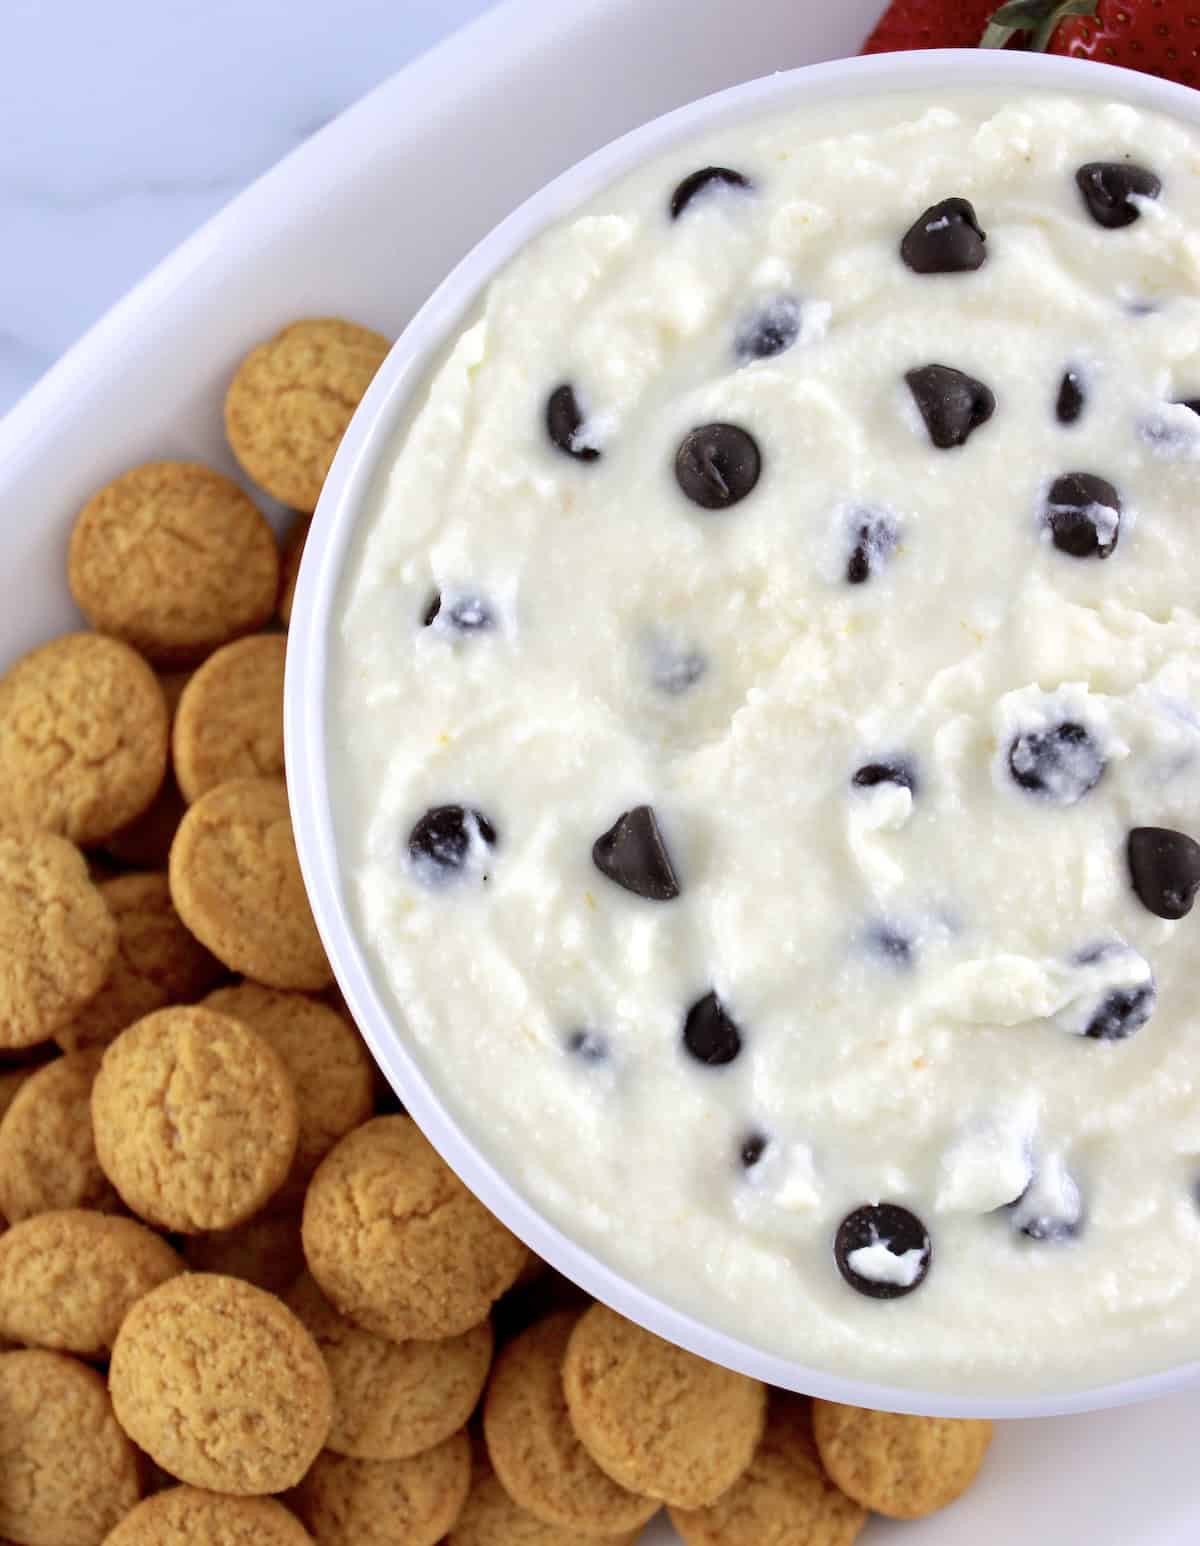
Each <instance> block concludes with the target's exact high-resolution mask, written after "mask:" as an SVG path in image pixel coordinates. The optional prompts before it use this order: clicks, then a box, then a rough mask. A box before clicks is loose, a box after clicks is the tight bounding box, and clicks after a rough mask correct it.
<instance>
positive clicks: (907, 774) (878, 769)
mask: <svg viewBox="0 0 1200 1546" xmlns="http://www.w3.org/2000/svg"><path fill="white" fill-rule="evenodd" d="M850 782H851V783H852V784H855V785H856V786H857V787H858V788H859V789H874V787H875V786H876V784H899V785H900V787H901V789H908V790H911V791H912V792H913V793H914V794H915V793H916V789H917V778H916V774H915V773H914V772H913V770H912V768H911V767H910V766H909V764H908V763H907V762H867V763H864V764H863V766H862V767H861V768H859V769H858V770H857V772H856V773H855V774H854V777H853V778H852V779H851V780H850Z"/></svg>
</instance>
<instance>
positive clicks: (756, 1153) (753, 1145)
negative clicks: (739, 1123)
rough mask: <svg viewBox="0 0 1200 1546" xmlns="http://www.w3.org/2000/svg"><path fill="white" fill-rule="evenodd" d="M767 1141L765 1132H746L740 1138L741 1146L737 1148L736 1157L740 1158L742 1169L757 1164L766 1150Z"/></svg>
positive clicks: (750, 1167) (751, 1168) (748, 1168)
mask: <svg viewBox="0 0 1200 1546" xmlns="http://www.w3.org/2000/svg"><path fill="white" fill-rule="evenodd" d="M768 1142H769V1140H768V1138H767V1135H766V1134H765V1133H759V1132H753V1133H747V1134H746V1136H745V1137H744V1138H743V1139H742V1142H741V1147H740V1148H739V1149H738V1158H739V1159H740V1160H741V1162H742V1168H743V1169H744V1170H753V1169H754V1167H755V1165H757V1164H758V1162H759V1160H760V1159H762V1157H763V1155H764V1154H765V1153H766V1152H767V1143H768Z"/></svg>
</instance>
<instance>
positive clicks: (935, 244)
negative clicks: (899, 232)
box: [900, 199, 987, 274]
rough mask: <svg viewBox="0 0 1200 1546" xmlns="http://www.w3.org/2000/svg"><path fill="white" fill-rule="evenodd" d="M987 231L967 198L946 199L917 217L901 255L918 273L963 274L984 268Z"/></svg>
mask: <svg viewBox="0 0 1200 1546" xmlns="http://www.w3.org/2000/svg"><path fill="white" fill-rule="evenodd" d="M986 242H987V233H986V232H985V231H983V230H981V229H980V226H979V221H978V219H977V218H976V215H975V210H974V209H973V208H972V206H971V204H970V203H969V201H968V200H967V199H943V200H942V201H941V203H940V204H931V205H930V207H929V208H928V209H927V210H926V211H925V213H924V214H923V215H921V216H920V218H919V219H917V220H915V221H914V222H913V224H912V225H911V226H910V227H909V229H908V231H907V232H906V233H905V236H904V240H903V241H902V242H901V243H900V256H901V257H902V258H903V260H904V262H905V263H906V264H907V265H908V267H909V268H911V269H912V271H913V273H915V274H960V273H966V272H969V271H971V270H973V269H977V268H982V266H983V264H984V261H985V260H986V258H987V247H986V245H985V244H986Z"/></svg>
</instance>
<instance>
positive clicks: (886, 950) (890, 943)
mask: <svg viewBox="0 0 1200 1546" xmlns="http://www.w3.org/2000/svg"><path fill="white" fill-rule="evenodd" d="M864 939H865V941H866V946H867V949H868V950H870V951H871V952H872V954H874V955H877V956H880V957H881V958H882V959H883V960H885V961H887V962H889V963H890V964H891V965H892V966H896V967H901V968H908V967H910V966H911V965H912V964H913V961H914V959H915V957H916V947H915V945H914V943H913V941H912V940H911V939H910V938H909V937H908V935H907V934H902V933H901V932H900V930H899V929H897V928H894V927H893V926H892V925H891V924H888V923H877V924H873V925H872V926H871V928H869V929H868V930H867V932H866V934H865V935H864Z"/></svg>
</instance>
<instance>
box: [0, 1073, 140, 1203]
mask: <svg viewBox="0 0 1200 1546" xmlns="http://www.w3.org/2000/svg"><path fill="white" fill-rule="evenodd" d="M100 1057H101V1053H100V1051H99V1049H98V1048H96V1049H94V1050H92V1051H91V1052H73V1053H70V1054H69V1055H68V1056H66V1057H61V1058H56V1059H55V1061H54V1062H53V1063H47V1064H46V1066H45V1067H44V1068H39V1069H38V1070H37V1072H36V1073H33V1074H31V1075H30V1076H29V1078H28V1079H26V1080H25V1082H24V1083H23V1084H22V1085H21V1088H20V1089H19V1090H18V1091H17V1093H16V1095H15V1096H14V1097H13V1102H12V1105H11V1106H9V1108H8V1110H7V1111H6V1112H5V1113H4V1119H3V1121H0V1214H2V1215H3V1216H4V1218H6V1219H7V1220H8V1222H9V1223H10V1224H15V1223H17V1221H18V1220H19V1219H27V1218H32V1217H33V1216H34V1214H36V1213H49V1212H50V1211H51V1210H53V1209H59V1208H95V1209H98V1210H101V1211H104V1212H113V1211H115V1210H116V1209H118V1208H119V1207H120V1199H119V1198H118V1196H117V1194H116V1192H115V1191H114V1190H113V1188H112V1186H111V1184H110V1183H109V1180H108V1177H107V1176H106V1175H105V1174H104V1171H103V1170H102V1169H101V1167H100V1161H99V1159H98V1157H97V1155H96V1144H95V1138H94V1136H93V1131H92V1113H91V1095H92V1084H93V1082H94V1080H95V1078H96V1072H97V1070H98V1069H99V1067H100Z"/></svg>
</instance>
